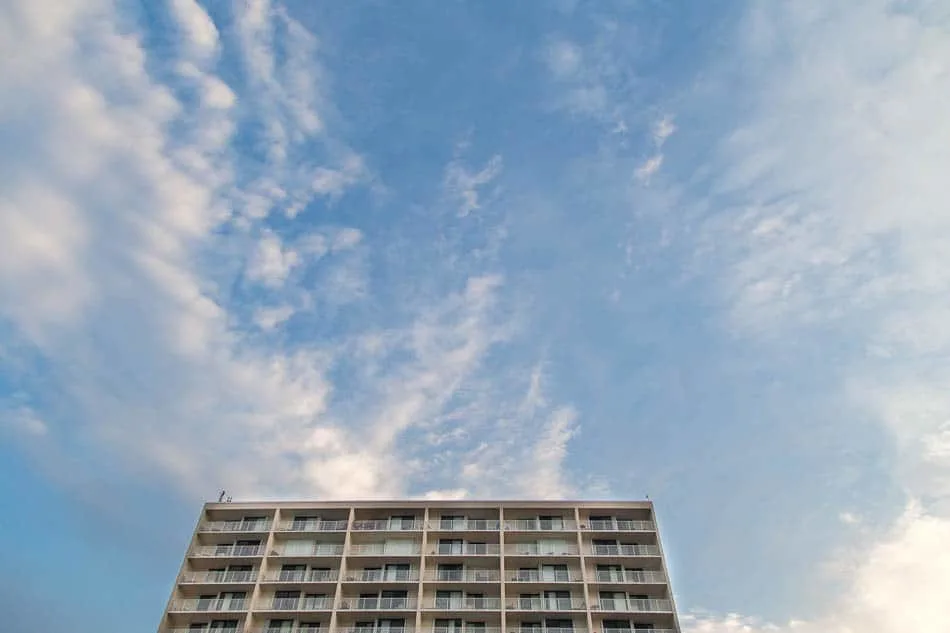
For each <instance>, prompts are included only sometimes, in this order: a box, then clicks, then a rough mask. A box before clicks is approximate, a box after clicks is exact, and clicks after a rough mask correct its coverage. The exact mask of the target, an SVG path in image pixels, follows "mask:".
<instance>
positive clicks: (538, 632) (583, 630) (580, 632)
mask: <svg viewBox="0 0 950 633" xmlns="http://www.w3.org/2000/svg"><path fill="white" fill-rule="evenodd" d="M506 631H508V633H587V627H565V626H549V627H545V628H540V627H521V628H519V627H510V626H509V627H508V628H507V629H506ZM627 633H630V632H629V631H628V632H627ZM651 633H652V632H651Z"/></svg>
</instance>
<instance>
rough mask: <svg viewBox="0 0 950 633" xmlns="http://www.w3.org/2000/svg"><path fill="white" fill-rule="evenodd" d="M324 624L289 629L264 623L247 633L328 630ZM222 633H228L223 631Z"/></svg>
mask: <svg viewBox="0 0 950 633" xmlns="http://www.w3.org/2000/svg"><path fill="white" fill-rule="evenodd" d="M328 630H329V629H328V628H327V626H326V625H324V626H322V627H321V625H319V624H300V625H297V626H295V627H293V628H290V629H285V628H283V627H282V626H281V625H279V624H277V625H272V624H265V625H264V627H263V628H260V629H254V630H253V631H251V632H249V633H318V632H320V631H328ZM208 633H217V631H209V632H208ZM223 633H229V632H228V631H224V632H223Z"/></svg>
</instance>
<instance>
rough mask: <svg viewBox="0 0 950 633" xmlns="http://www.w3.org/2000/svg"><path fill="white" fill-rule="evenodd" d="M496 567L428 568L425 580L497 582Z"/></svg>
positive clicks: (498, 576)
mask: <svg viewBox="0 0 950 633" xmlns="http://www.w3.org/2000/svg"><path fill="white" fill-rule="evenodd" d="M500 577H501V574H499V573H498V570H497V569H428V570H426V578H425V579H426V582H498V579H499V578H500Z"/></svg>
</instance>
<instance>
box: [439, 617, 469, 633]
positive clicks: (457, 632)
mask: <svg viewBox="0 0 950 633" xmlns="http://www.w3.org/2000/svg"><path fill="white" fill-rule="evenodd" d="M433 628H434V631H433V633H461V631H462V621H461V620H436V621H435V626H434V627H433Z"/></svg>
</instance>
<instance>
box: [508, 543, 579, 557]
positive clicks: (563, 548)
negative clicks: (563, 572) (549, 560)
mask: <svg viewBox="0 0 950 633" xmlns="http://www.w3.org/2000/svg"><path fill="white" fill-rule="evenodd" d="M577 554H578V550H577V545H575V544H573V543H563V544H560V545H549V544H543V545H539V544H537V543H511V544H509V545H505V555H506V556H577Z"/></svg>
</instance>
